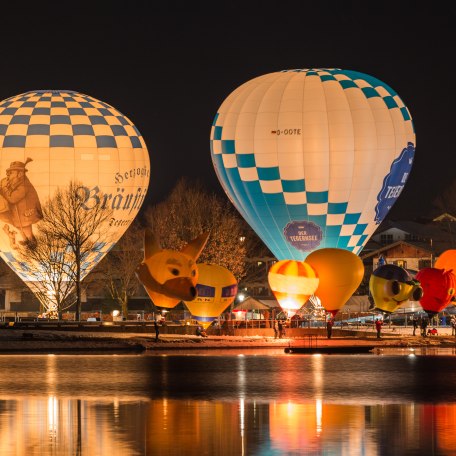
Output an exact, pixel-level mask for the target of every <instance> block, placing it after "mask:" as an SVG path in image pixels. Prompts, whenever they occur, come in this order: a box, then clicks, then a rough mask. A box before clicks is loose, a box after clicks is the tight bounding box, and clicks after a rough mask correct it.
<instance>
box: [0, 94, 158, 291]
mask: <svg viewBox="0 0 456 456" xmlns="http://www.w3.org/2000/svg"><path fill="white" fill-rule="evenodd" d="M18 173H19V174H20V173H22V174H23V175H25V176H26V177H25V178H21V177H18ZM149 174H150V163H149V155H148V152H147V148H146V145H145V143H144V140H143V138H142V136H141V134H140V133H139V131H138V130H137V128H136V127H135V126H134V125H133V124H132V122H131V121H130V120H129V119H127V118H126V117H125V116H124V115H122V114H121V113H120V112H119V111H117V110H116V109H115V108H113V107H112V106H110V105H108V104H106V103H104V102H102V101H99V100H96V99H95V98H92V97H90V96H88V95H84V94H81V93H77V92H72V91H65V90H37V91H32V92H27V93H24V94H21V95H17V96H14V97H12V98H9V99H7V100H4V101H2V102H0V179H1V183H0V220H1V221H2V224H1V229H0V251H1V256H2V258H3V260H5V262H6V263H7V264H8V266H10V267H11V268H12V269H13V270H14V271H15V272H16V273H17V274H18V275H19V277H21V279H23V280H24V282H25V283H27V284H30V282H34V283H35V284H40V283H42V282H43V280H44V279H43V277H42V276H40V267H39V265H37V264H34V263H32V262H31V260H29V261H23V260H22V259H19V257H18V250H17V248H16V246H17V244H18V243H21V242H23V241H24V240H25V239H26V238H28V239H33V237H34V233H35V234H36V232H37V228H39V220H40V219H41V211H40V208H41V206H42V205H43V204H45V203H46V201H47V200H48V199H49V198H51V197H52V196H53V195H54V193H55V191H56V189H57V188H60V189H61V190H62V191H65V189H68V188H69V184H70V182H71V181H73V182H75V183H81V185H82V189H81V195H83V197H84V199H85V201H84V205H85V206H86V207H87V208H88V210H90V207H91V206H92V205H93V203H94V202H95V201H97V199H98V200H99V199H100V197H101V198H104V199H105V204H106V206H108V207H109V208H111V209H112V211H113V212H112V218H111V220H110V223H109V226H104V227H103V231H104V236H103V237H102V241H103V242H101V243H97V244H96V245H95V246H94V249H93V251H92V253H91V254H90V255H89V256H88V257H87V258H85V259H84V261H83V262H82V268H83V271H82V277H84V276H86V275H87V274H88V273H89V272H90V270H91V269H92V268H93V267H94V266H95V265H96V264H97V263H98V262H99V261H100V260H101V258H103V256H104V255H105V254H106V253H107V252H108V251H109V249H110V248H111V247H112V246H113V245H114V244H115V242H117V240H118V239H119V238H120V237H121V236H122V234H123V233H124V232H125V230H126V229H127V228H128V226H129V225H130V223H131V222H132V221H133V219H134V218H135V216H136V214H137V213H138V211H139V209H140V207H141V205H142V203H143V200H144V197H145V195H146V192H147V188H148V185H149ZM22 179H23V180H22ZM30 286H31V285H30ZM38 286H39V285H38ZM43 286H44V283H43ZM45 288H46V287H45ZM32 289H33V287H32Z"/></svg>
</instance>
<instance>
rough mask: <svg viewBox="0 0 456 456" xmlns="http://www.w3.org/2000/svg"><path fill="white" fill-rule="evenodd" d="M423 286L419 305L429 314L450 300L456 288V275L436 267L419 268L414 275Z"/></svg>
mask: <svg viewBox="0 0 456 456" xmlns="http://www.w3.org/2000/svg"><path fill="white" fill-rule="evenodd" d="M416 280H419V281H420V283H421V287H422V288H423V297H422V298H421V299H420V304H421V307H422V308H423V310H424V311H426V312H428V313H429V314H436V313H438V312H440V311H442V310H443V309H444V308H445V307H446V306H447V305H448V304H449V303H450V302H451V300H452V298H453V296H454V294H455V288H456V276H455V275H454V274H453V272H452V271H446V270H444V269H437V268H424V269H421V270H420V271H419V272H418V274H417V275H416Z"/></svg>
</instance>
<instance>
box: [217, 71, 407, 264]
mask: <svg viewBox="0 0 456 456" xmlns="http://www.w3.org/2000/svg"><path fill="white" fill-rule="evenodd" d="M210 144H211V155H212V161H213V164H214V168H215V171H216V173H217V176H218V178H219V180H220V183H221V185H222V187H223V188H224V190H225V192H226V193H227V195H228V197H229V198H230V200H231V202H232V203H233V205H234V206H235V207H236V208H237V209H238V211H239V212H240V213H241V215H242V216H243V217H244V219H245V220H246V221H247V222H248V223H249V224H250V226H251V227H252V228H253V229H254V230H255V232H256V233H257V234H258V235H259V236H260V237H261V239H262V240H263V241H264V243H265V244H266V245H267V246H268V247H269V249H270V250H271V251H272V252H273V254H274V255H275V257H276V258H278V259H279V260H283V259H287V258H292V259H294V260H304V259H306V257H307V255H308V254H309V253H310V252H312V251H314V250H316V249H322V248H340V249H345V250H348V251H350V252H353V253H355V254H358V253H359V252H360V251H361V250H362V248H363V246H364V245H365V244H366V242H367V241H368V239H369V238H370V237H371V235H372V234H373V233H374V231H375V229H376V228H377V226H378V224H379V223H380V222H381V221H382V220H383V218H384V217H385V216H386V214H387V213H388V211H389V209H390V208H391V206H392V205H393V204H394V202H395V201H396V200H397V198H398V197H399V195H400V193H401V191H402V188H403V187H404V185H405V183H406V181H407V179H408V176H409V173H410V170H411V167H412V163H413V159H414V154H415V133H414V129H413V124H412V119H411V117H410V113H409V111H408V109H407V107H406V106H405V105H404V103H403V102H402V100H401V99H400V98H399V96H398V95H397V93H396V92H395V91H394V90H393V89H391V87H389V86H388V85H386V84H385V83H383V82H382V81H380V80H378V79H376V78H374V77H372V76H369V75H366V74H363V73H359V72H356V71H348V70H340V69H312V70H285V71H281V72H276V73H270V74H265V75H262V76H260V77H257V78H255V79H252V80H250V81H248V82H246V83H244V84H243V85H241V86H240V87H238V88H237V89H236V90H235V91H234V92H232V93H231V94H230V95H229V96H228V97H227V98H226V100H225V101H224V102H223V103H222V105H221V106H220V108H219V110H218V112H217V114H216V115H215V118H214V121H213V125H212V129H211V137H210Z"/></svg>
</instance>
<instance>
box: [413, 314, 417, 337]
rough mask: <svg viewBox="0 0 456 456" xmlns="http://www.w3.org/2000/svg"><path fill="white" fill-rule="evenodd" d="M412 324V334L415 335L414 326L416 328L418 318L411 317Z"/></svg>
mask: <svg viewBox="0 0 456 456" xmlns="http://www.w3.org/2000/svg"><path fill="white" fill-rule="evenodd" d="M412 324H413V335H415V332H416V328H418V320H417V319H416V317H414V318H413V321H412Z"/></svg>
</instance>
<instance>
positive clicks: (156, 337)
mask: <svg viewBox="0 0 456 456" xmlns="http://www.w3.org/2000/svg"><path fill="white" fill-rule="evenodd" d="M154 329H155V342H158V341H159V340H160V338H159V337H158V336H159V335H160V328H159V326H158V323H157V320H154Z"/></svg>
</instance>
